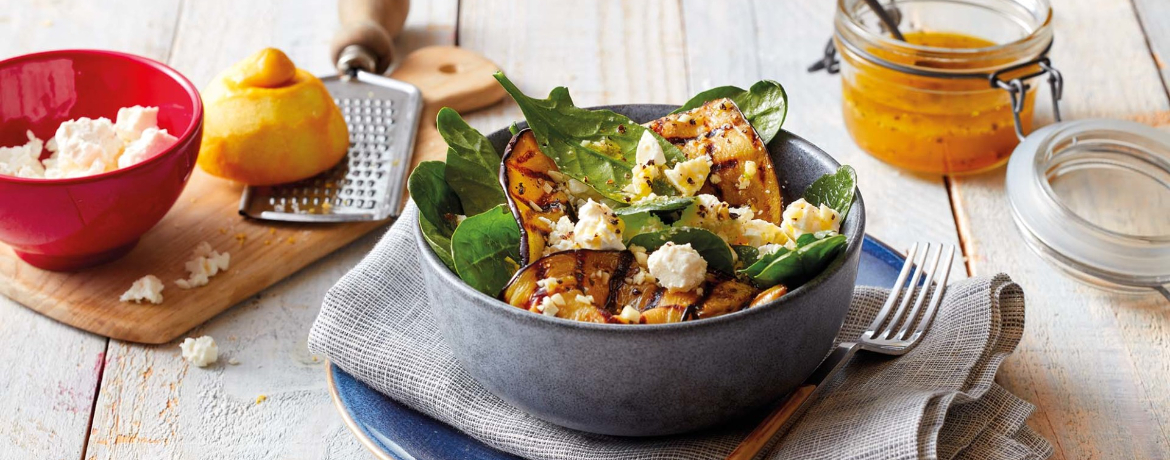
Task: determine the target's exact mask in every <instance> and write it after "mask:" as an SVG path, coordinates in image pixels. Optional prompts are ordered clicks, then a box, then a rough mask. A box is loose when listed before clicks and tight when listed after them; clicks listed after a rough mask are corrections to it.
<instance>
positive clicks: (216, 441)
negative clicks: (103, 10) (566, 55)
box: [85, 0, 455, 460]
mask: <svg viewBox="0 0 1170 460" xmlns="http://www.w3.org/2000/svg"><path fill="white" fill-rule="evenodd" d="M420 3H421V2H420ZM427 3H428V4H427V5H425V6H424V7H420V8H415V9H413V10H412V13H411V16H410V18H409V20H408V25H407V30H406V31H405V32H404V37H410V38H411V42H410V43H409V44H406V43H400V45H401V47H402V49H401V50H400V51H403V52H408V51H410V50H412V49H413V48H414V47H418V46H422V45H426V44H450V43H451V42H452V41H453V39H454V22H455V2H454V1H453V0H452V1H434V2H427ZM336 23H337V16H336V6H335V4H334V2H332V1H330V0H314V1H312V2H305V1H302V2H296V3H295V4H292V5H290V4H289V3H288V2H283V1H279V0H270V1H257V2H234V1H229V0H217V1H206V0H200V1H190V2H185V3H184V4H183V11H182V19H181V21H180V23H179V28H178V31H177V33H176V36H175V49H174V50H173V52H172V53H171V59H170V61H169V64H171V65H172V66H174V67H175V68H176V69H178V70H179V71H180V72H183V73H184V74H186V75H187V76H188V77H189V78H191V80H192V81H193V82H195V83H196V84H197V85H200V86H202V85H203V84H205V83H206V82H207V81H208V80H210V79H211V78H212V77H213V76H214V75H215V74H216V73H217V72H219V70H221V69H222V68H224V67H226V66H228V65H230V64H231V63H233V62H235V61H236V60H238V59H240V58H242V57H243V56H245V55H246V54H248V53H250V52H252V51H254V50H256V49H259V48H261V47H264V46H276V47H279V48H281V49H283V50H285V51H286V52H288V54H289V56H290V57H291V58H292V59H293V60H294V61H295V62H297V64H298V65H300V66H302V67H304V68H306V69H308V70H310V71H313V72H316V73H329V72H332V71H333V66H332V63H331V62H330V58H329V56H328V51H327V49H328V46H327V45H328V42H329V39H330V37H331V36H332V34H333V32H334V30H335V29H336ZM213 231H214V230H213ZM374 233H375V234H373V235H369V236H368V237H366V238H363V239H361V240H358V241H357V242H355V243H353V244H351V245H349V246H348V247H346V248H345V249H343V250H341V251H339V252H338V253H336V254H334V255H333V256H331V257H329V258H327V259H325V260H323V261H321V262H319V263H317V264H314V265H311V266H310V267H308V268H306V269H304V270H302V271H301V272H299V273H297V274H295V275H293V276H292V277H291V278H289V279H287V280H285V281H284V282H282V283H280V284H277V285H276V286H275V287H273V288H270V289H268V290H266V291H265V292H264V293H262V294H261V295H258V296H255V297H253V298H251V299H249V300H247V301H245V302H243V303H242V304H240V305H238V306H237V307H236V308H234V309H232V310H229V311H228V312H227V313H225V314H223V315H220V316H219V317H217V318H215V319H213V320H211V321H209V322H208V323H207V324H205V325H203V326H201V327H200V328H198V329H197V330H195V331H192V332H191V334H189V335H191V336H199V335H204V334H206V335H211V336H212V337H214V338H215V339H216V341H217V342H218V344H219V347H220V360H219V363H218V364H215V365H213V366H212V367H209V368H203V369H201V368H196V367H194V366H189V365H188V364H187V363H186V362H185V361H183V360H182V359H181V357H180V353H179V349H178V346H177V342H178V341H177V340H176V341H175V342H171V343H168V344H165V345H162V346H144V345H137V344H129V343H125V342H121V341H117V340H115V341H112V342H111V346H110V350H109V352H108V357H107V361H106V370H105V374H104V376H103V379H102V390H101V393H100V395H99V397H98V400H97V401H96V405H95V408H96V410H95V414H94V420H93V429H92V434H91V435H90V438H89V444H88V449H87V452H86V457H85V458H86V459H159V458H233V459H241V460H253V459H325V458H331V459H356V458H370V455H369V453H368V452H366V451H365V449H364V448H363V447H362V446H361V445H360V444H359V443H358V442H357V441H356V439H355V438H353V436H352V435H351V434H350V432H349V431H348V429H346V428H345V426H344V424H343V423H342V421H341V418H340V417H339V416H338V414H337V413H336V410H335V409H334V407H333V404H332V402H331V400H330V397H329V394H328V391H327V389H326V386H325V367H324V363H323V360H322V359H321V358H320V357H317V356H312V355H309V354H308V351H307V343H306V340H307V336H308V331H309V327H310V325H311V324H312V321H313V319H314V318H315V317H316V314H317V310H318V309H319V308H320V302H321V299H322V298H323V297H324V295H325V291H326V290H328V288H329V287H330V286H332V285H333V283H334V282H336V280H337V279H338V278H340V277H341V276H342V275H343V274H344V273H345V272H346V271H347V270H348V269H349V268H350V267H352V266H353V265H355V264H356V263H357V262H358V261H359V260H360V259H361V257H362V256H363V255H365V253H366V252H368V251H369V249H370V248H372V247H373V245H374V243H375V242H376V241H377V235H376V234H377V233H378V232H377V231H375V232H374ZM293 247H295V246H288V247H287V248H293ZM212 283H213V284H212V286H214V283H215V280H213V281H212ZM232 359H234V360H236V361H238V362H239V364H238V365H232V364H228V363H229V361H231V360H232ZM261 395H264V396H266V397H267V399H266V400H265V401H263V402H260V403H257V402H256V400H257V398H258V397H259V396H261Z"/></svg>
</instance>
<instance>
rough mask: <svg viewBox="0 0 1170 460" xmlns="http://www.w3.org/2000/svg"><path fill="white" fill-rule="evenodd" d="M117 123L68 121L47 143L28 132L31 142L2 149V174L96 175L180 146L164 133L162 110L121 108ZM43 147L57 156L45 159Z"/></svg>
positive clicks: (83, 119)
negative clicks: (160, 118) (160, 117)
mask: <svg viewBox="0 0 1170 460" xmlns="http://www.w3.org/2000/svg"><path fill="white" fill-rule="evenodd" d="M117 119H118V121H117V123H115V122H112V121H110V119H108V118H98V119H96V120H95V119H90V118H78V119H76V120H69V121H66V122H64V123H61V125H60V126H58V127H57V131H56V133H54V135H53V137H51V138H49V140H48V142H47V143H46V142H42V141H41V140H40V139H37V138H36V136H34V135H33V134H32V132H28V133H27V134H28V137H29V142H28V143H27V144H25V145H23V146H18V147H7V148H0V174H3V175H9V176H17V177H29V178H38V179H65V178H73V177H82V176H91V175H94V174H101V173H104V172H108V171H113V170H115V169H118V168H124V167H126V166H130V165H133V164H135V163H138V162H141V161H143V160H145V159H147V158H150V157H152V156H155V155H158V154H159V153H161V152H162V151H163V150H166V149H167V148H169V147H170V146H172V145H174V144H175V142H177V139H176V138H175V137H174V136H171V135H170V134H169V133H167V131H166V130H164V129H158V126H157V124H158V107H141V106H134V107H125V108H122V109H120V110H118V117H117ZM42 148H45V149H48V150H49V152H51V153H52V155H50V156H49V158H46V159H44V160H41V159H40V156H41V150H42Z"/></svg>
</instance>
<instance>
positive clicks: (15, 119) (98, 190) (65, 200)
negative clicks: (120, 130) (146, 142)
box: [0, 50, 203, 270]
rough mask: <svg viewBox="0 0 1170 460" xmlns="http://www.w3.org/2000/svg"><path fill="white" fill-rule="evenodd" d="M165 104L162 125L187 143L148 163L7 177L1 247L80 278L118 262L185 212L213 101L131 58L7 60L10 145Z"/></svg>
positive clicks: (0, 214) (58, 54)
mask: <svg viewBox="0 0 1170 460" xmlns="http://www.w3.org/2000/svg"><path fill="white" fill-rule="evenodd" d="M134 105H141V106H157V107H158V108H159V113H158V124H159V128H160V129H166V130H167V132H168V133H170V134H171V135H172V136H175V137H176V138H178V142H176V143H175V145H174V146H172V147H171V148H169V149H167V150H166V151H164V152H162V153H160V154H158V155H156V156H154V157H152V158H149V159H147V160H145V161H143V162H141V163H138V164H136V165H133V166H130V167H128V168H124V169H118V170H115V171H110V172H107V173H103V174H98V175H95V176H88V177H78V178H73V179H52V180H46V179H21V178H17V177H11V176H3V175H0V241H3V242H4V243H6V244H8V245H9V246H11V247H12V249H13V250H15V251H16V254H17V255H18V256H20V258H21V259H24V260H25V261H26V262H28V263H30V264H32V265H35V266H37V267H40V268H44V269H48V270H75V269H79V268H83V267H88V266H92V265H96V264H100V263H102V262H106V261H110V260H113V259H116V258H118V257H120V256H122V255H124V254H126V253H127V252H129V251H130V249H132V248H133V247H134V245H135V244H136V243H137V242H138V238H139V237H141V236H142V234H144V233H146V231H147V230H150V228H151V227H154V225H155V224H157V223H158V221H159V220H160V219H162V217H163V215H165V214H166V213H167V211H168V210H169V209H170V208H171V206H172V205H174V204H175V200H176V199H178V197H179V194H180V193H182V191H183V187H184V186H186V184H187V179H189V178H190V177H191V171H192V170H193V169H194V167H195V159H196V157H197V156H198V155H199V142H200V140H201V139H202V137H203V102H202V101H201V100H200V99H199V91H198V90H196V88H195V86H194V85H192V84H191V82H190V81H188V80H187V79H186V78H184V77H183V76H182V75H180V74H179V72H176V71H175V70H174V69H172V68H170V67H167V66H165V65H163V64H161V63H159V62H155V61H152V60H150V59H146V58H142V57H138V56H133V55H130V54H124V53H115V52H110V51H98V50H61V51H48V52H44V53H36V54H29V55H25V56H19V57H15V58H12V59H8V60H4V61H0V146H5V147H8V146H14V145H23V144H24V143H25V142H27V141H28V140H27V138H26V137H25V131H27V130H32V132H33V134H35V135H36V136H37V137H39V138H41V139H42V140H45V141H48V139H49V138H51V137H52V136H53V134H54V133H56V131H57V126H59V125H60V124H61V123H62V122H64V121H67V120H71V119H75V118H80V117H89V118H98V117H106V118H109V119H110V120H113V119H114V118H116V116H117V114H118V109H120V108H122V107H130V106H134Z"/></svg>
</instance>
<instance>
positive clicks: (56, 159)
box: [45, 117, 124, 179]
mask: <svg viewBox="0 0 1170 460" xmlns="http://www.w3.org/2000/svg"><path fill="white" fill-rule="evenodd" d="M54 139H55V140H56V141H57V153H55V154H53V156H52V157H51V158H50V160H52V162H51V163H50V162H46V164H45V177H47V178H50V179H57V178H68V177H82V176H91V175H94V174H101V173H103V172H106V171H112V170H114V169H115V168H116V167H117V165H118V155H121V154H122V149H123V147H124V146H123V144H122V140H121V139H119V138H118V134H117V133H116V132H115V131H114V123H113V122H111V121H110V119H108V118H98V119H97V120H93V119H89V118H84V117H83V118H78V119H76V120H70V121H67V122H65V123H61V126H60V127H58V128H57V134H56V135H55V136H54Z"/></svg>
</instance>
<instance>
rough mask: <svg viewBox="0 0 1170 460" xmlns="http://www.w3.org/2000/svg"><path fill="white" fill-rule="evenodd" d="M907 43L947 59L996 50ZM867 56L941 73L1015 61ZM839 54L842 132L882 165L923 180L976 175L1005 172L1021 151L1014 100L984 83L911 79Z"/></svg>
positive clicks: (918, 40)
mask: <svg viewBox="0 0 1170 460" xmlns="http://www.w3.org/2000/svg"><path fill="white" fill-rule="evenodd" d="M905 38H906V42H907V43H908V44H910V45H918V46H920V47H929V48H933V49H941V50H946V51H951V50H973V52H978V51H977V50H980V49H988V48H993V47H995V46H997V45H996V43H994V42H991V41H988V40H984V39H982V38H978V37H974V36H970V35H964V34H959V33H949V32H933V31H915V32H907V33H906V34H905ZM869 52H870V53H872V55H873V56H875V57H877V58H879V59H882V60H885V61H887V62H891V63H896V64H901V65H903V66H913V67H921V68H929V69H931V70H942V71H963V70H981V69H982V68H985V67H986V66H987V65H988V64H992V65H995V64H999V65H1007V64H1010V63H1011V60H1010V59H1003V60H999V59H992V60H988V59H981V60H978V64H974V61H964V60H962V59H939V58H938V57H937V55H928V54H927V53H923V56H916V55H915V53H913V52H911V53H892V52H886V51H885V50H882V49H871V50H869ZM841 54H842V58H843V65H842V68H841V72H842V76H843V77H844V78H842V90H843V91H842V96H843V97H842V99H843V107H842V109H843V115H844V118H845V126H846V127H847V128H848V130H849V133H850V134H851V135H852V136H853V139H854V141H856V142H857V144H858V145H859V146H860V147H861V148H862V149H864V150H865V151H866V152H869V153H870V154H871V155H873V156H875V157H877V158H878V159H880V160H882V161H885V162H887V163H890V164H892V165H894V166H898V167H901V168H905V169H910V170H914V171H919V172H926V173H941V174H951V173H962V172H975V171H981V170H985V169H990V168H994V167H997V166H1000V165H1002V164H1004V163H1005V162H1006V161H1007V159H1008V156H1009V155H1010V154H1011V152H1012V149H1014V148H1015V146H1016V144H1017V143H1018V139H1017V138H1016V133H1015V125H1014V121H1013V117H1012V107H1011V100H1010V98H1009V97H1008V94H1007V93H1006V92H1004V91H1003V90H1001V89H999V88H992V87H991V86H990V83H989V82H988V81H987V80H983V79H969V78H968V79H962V78H939V77H933V76H921V75H914V74H911V73H905V72H900V71H896V70H892V69H889V68H887V67H883V66H881V65H878V64H876V63H874V62H871V61H869V60H866V59H863V58H860V57H859V56H857V55H855V54H854V53H851V52H850V51H849V50H848V49H844V50H843V52H842V53H841ZM976 65H977V66H978V67H977V68H976V67H975V66H976ZM1034 98H1035V89H1034V88H1033V89H1030V90H1028V91H1027V93H1026V95H1025V101H1024V102H1025V103H1024V108H1023V111H1022V112H1021V113H1020V119H1021V122H1022V124H1023V129H1024V132H1025V133H1027V132H1030V131H1031V127H1032V107H1033V104H1032V103H1033V100H1034Z"/></svg>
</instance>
